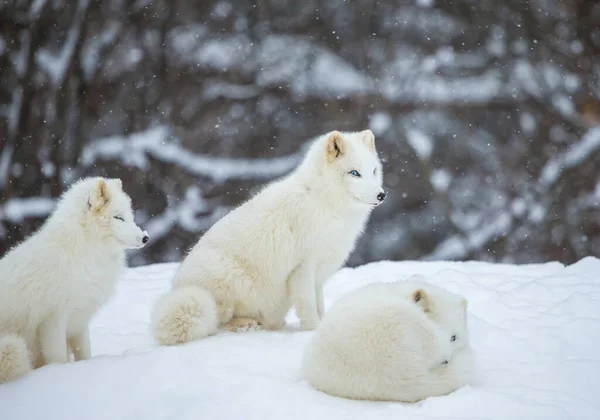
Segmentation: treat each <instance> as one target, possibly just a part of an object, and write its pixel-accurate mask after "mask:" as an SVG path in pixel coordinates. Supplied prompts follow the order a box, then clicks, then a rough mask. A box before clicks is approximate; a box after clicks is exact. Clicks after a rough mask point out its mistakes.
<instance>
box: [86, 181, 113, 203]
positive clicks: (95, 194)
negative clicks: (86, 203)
mask: <svg viewBox="0 0 600 420" xmlns="http://www.w3.org/2000/svg"><path fill="white" fill-rule="evenodd" d="M109 201H110V192H109V191H108V184H107V183H106V180H105V179H104V178H100V179H99V180H98V183H97V184H96V186H95V187H94V191H92V196H91V197H90V207H91V209H92V210H93V211H100V210H102V209H103V208H104V206H106V205H107V204H108V202H109Z"/></svg>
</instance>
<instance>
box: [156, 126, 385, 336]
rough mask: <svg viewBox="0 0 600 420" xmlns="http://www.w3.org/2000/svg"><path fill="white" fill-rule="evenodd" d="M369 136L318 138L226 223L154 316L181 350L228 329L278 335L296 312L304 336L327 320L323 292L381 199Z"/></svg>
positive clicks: (208, 238) (187, 264)
mask: <svg viewBox="0 0 600 420" xmlns="http://www.w3.org/2000/svg"><path fill="white" fill-rule="evenodd" d="M381 181H382V170H381V163H380V161H379V158H378V156H377V152H376V150H375V138H374V136H373V133H371V131H369V130H365V131H362V132H356V133H340V132H337V131H334V132H331V133H328V134H325V135H323V136H321V137H319V138H317V139H316V140H315V141H314V143H313V145H312V146H311V148H310V149H309V151H308V153H307V155H306V157H305V159H304V161H303V162H302V163H301V165H299V167H298V168H296V170H295V171H294V172H292V173H291V174H290V175H288V176H286V177H284V178H282V179H280V180H277V181H274V182H272V183H271V184H269V185H268V186H267V187H266V188H264V189H263V190H262V191H261V192H260V193H259V194H257V195H256V196H254V197H253V198H252V199H250V200H249V201H247V202H246V203H244V204H242V205H241V206H239V207H238V208H236V209H235V210H233V211H232V212H230V213H229V214H228V215H226V216H225V217H223V218H222V219H221V220H220V221H218V222H217V223H216V224H215V225H214V226H212V227H211V228H210V229H209V230H208V232H206V234H205V235H204V236H203V237H202V238H200V240H199V242H198V243H197V244H196V245H195V247H194V248H193V249H192V250H191V252H190V253H189V255H188V256H187V258H185V260H184V261H183V263H182V265H181V267H180V269H179V270H178V272H177V274H176V276H175V279H174V281H173V289H172V291H170V292H169V293H167V294H166V295H164V296H163V297H162V298H160V299H159V300H158V302H157V303H156V306H155V308H154V310H153V314H152V323H153V331H154V335H155V338H156V339H157V341H158V342H159V343H161V344H168V345H173V344H178V343H185V342H188V341H191V340H196V339H200V338H203V337H206V336H207V335H211V334H214V333H216V332H217V330H218V327H219V326H225V325H226V328H230V329H238V328H246V327H257V326H259V325H260V326H262V327H264V328H266V329H279V328H281V327H282V326H283V325H284V323H285V316H286V314H287V312H288V311H289V309H290V307H291V306H292V305H293V306H295V309H296V313H297V314H298V317H299V318H300V321H301V326H302V328H303V329H307V330H312V329H314V328H316V327H317V325H318V324H319V322H320V319H321V317H322V316H323V312H324V310H323V284H324V283H325V281H326V280H327V279H328V278H329V277H330V276H331V275H332V274H333V273H334V272H335V271H337V270H338V269H339V268H340V267H341V266H342V265H343V264H344V263H345V261H346V259H347V257H348V255H349V254H350V252H351V251H352V250H353V248H354V246H355V242H356V239H357V238H358V236H359V235H360V234H361V232H362V231H363V229H364V227H365V224H366V222H367V220H368V217H369V215H370V213H371V211H372V210H373V208H375V207H376V206H377V205H378V204H380V203H381V202H382V201H383V199H384V197H385V194H384V193H383V190H382V187H381Z"/></svg>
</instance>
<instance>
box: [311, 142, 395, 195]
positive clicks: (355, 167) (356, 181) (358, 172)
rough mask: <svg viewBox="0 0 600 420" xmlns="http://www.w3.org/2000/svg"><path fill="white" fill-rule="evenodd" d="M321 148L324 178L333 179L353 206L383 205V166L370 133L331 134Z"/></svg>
mask: <svg viewBox="0 0 600 420" xmlns="http://www.w3.org/2000/svg"><path fill="white" fill-rule="evenodd" d="M321 145H322V146H321V147H323V148H324V152H325V153H324V154H325V162H324V165H325V171H326V172H327V173H328V176H327V177H326V179H331V177H333V178H334V179H335V180H336V181H337V182H336V183H335V184H336V185H338V186H339V187H340V188H341V190H342V193H343V194H344V195H345V196H346V197H347V198H349V199H350V201H351V202H352V203H353V204H356V205H359V206H372V207H375V206H378V205H379V204H381V203H382V202H383V200H384V199H385V196H386V193H385V192H384V190H383V188H382V181H383V174H382V167H381V162H380V160H379V157H378V156H377V151H376V149H375V136H374V135H373V133H372V132H371V130H364V131H360V132H354V133H342V132H339V131H333V132H331V133H329V134H327V135H326V136H325V138H324V139H323V142H322V144H321Z"/></svg>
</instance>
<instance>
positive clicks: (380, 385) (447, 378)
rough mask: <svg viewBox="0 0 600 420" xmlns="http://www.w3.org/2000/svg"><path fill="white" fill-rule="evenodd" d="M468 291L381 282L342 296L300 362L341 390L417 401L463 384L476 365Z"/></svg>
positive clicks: (323, 386)
mask: <svg viewBox="0 0 600 420" xmlns="http://www.w3.org/2000/svg"><path fill="white" fill-rule="evenodd" d="M466 308H467V301H466V299H464V298H462V297H460V296H458V295H455V294H453V293H450V292H448V291H445V290H443V289H441V288H439V287H436V286H433V285H430V284H427V283H425V282H422V281H420V276H418V277H414V278H413V279H410V280H409V281H407V282H396V283H390V284H385V283H378V284H372V285H369V286H366V287H363V288H361V289H359V290H357V291H354V292H351V293H349V294H347V295H345V296H343V297H342V298H341V299H340V300H338V301H337V302H336V303H334V305H333V306H332V307H331V309H330V310H329V311H328V312H327V316H326V317H325V319H324V320H323V322H322V323H321V325H320V326H319V328H317V330H316V331H315V333H314V335H313V337H312V338H311V341H310V342H309V344H308V346H307V348H306V350H305V353H304V360H303V363H302V368H301V375H302V378H303V379H305V380H307V381H308V382H309V383H310V384H311V385H312V386H313V387H315V388H316V389H318V390H320V391H323V392H325V393H328V394H331V395H335V396H338V397H344V398H351V399H361V400H388V401H402V402H415V401H419V400H422V399H425V398H427V397H431V396H440V395H445V394H448V393H450V392H453V391H455V390H456V389H458V388H460V387H461V386H463V385H466V384H467V383H468V382H469V380H470V378H471V373H472V370H473V358H472V353H471V350H470V349H469V347H468V330H467V316H466Z"/></svg>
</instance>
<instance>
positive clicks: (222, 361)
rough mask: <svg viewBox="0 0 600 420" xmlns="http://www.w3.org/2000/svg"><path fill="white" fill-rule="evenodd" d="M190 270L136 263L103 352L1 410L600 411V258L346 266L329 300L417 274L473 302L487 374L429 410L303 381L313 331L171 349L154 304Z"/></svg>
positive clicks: (132, 413) (43, 377)
mask: <svg viewBox="0 0 600 420" xmlns="http://www.w3.org/2000/svg"><path fill="white" fill-rule="evenodd" d="M176 268H177V265H176V264H159V265H152V266H146V267H140V268H135V269H129V270H128V272H127V274H126V276H125V277H124V278H123V279H122V281H121V282H120V283H119V287H118V293H117V295H116V296H115V298H114V299H113V300H112V301H111V303H110V304H109V305H108V306H106V307H105V308H104V309H103V310H102V311H101V312H100V313H99V314H98V316H97V317H96V318H95V320H94V322H93V325H92V347H93V354H94V358H93V359H92V360H89V361H85V362H79V363H73V364H68V365H63V366H58V365H52V366H46V367H44V368H41V369H38V370H37V371H35V372H33V373H31V374H30V375H27V376H26V377H24V378H22V379H21V380H18V381H16V382H13V383H8V384H4V385H0V418H2V420H28V419H42V418H43V419H46V420H52V419H60V420H67V419H74V420H75V419H77V420H80V419H87V420H93V419H98V420H106V419H144V420H150V419H163V418H164V419H166V418H177V419H180V420H184V419H194V420H198V419H202V420H206V419H231V418H241V419H286V420H288V419H292V420H293V419H308V418H310V419H314V420H316V419H321V418H322V419H342V418H368V419H378V418H381V419H391V418H397V419H436V420H444V419H448V420H449V419H453V420H456V419H527V420H534V419H540V420H542V419H544V420H546V419H590V420H591V419H599V418H600V400H599V399H598V390H600V352H599V351H598V347H599V346H600V280H599V279H598V273H600V260H598V259H595V258H585V259H583V260H581V261H579V262H578V263H576V264H573V265H571V266H566V267H565V266H563V265H561V264H559V263H548V264H539V265H523V266H515V265H503V264H488V263H475V262H467V263H446V262H443V263H442V262H426V263H422V262H389V261H385V262H379V263H373V264H369V265H365V266H361V267H358V268H356V269H349V268H347V269H343V270H341V271H340V272H339V273H338V274H337V275H336V276H335V277H334V278H333V279H332V280H331V281H330V282H329V283H328V284H327V286H326V288H325V297H326V302H325V303H326V307H329V306H330V305H331V304H332V303H333V301H335V300H336V299H338V298H339V297H340V296H341V295H343V294H344V293H347V292H349V291H351V290H355V289H356V288H358V287H361V286H363V285H365V284H367V283H371V282H387V281H392V280H395V279H397V278H407V277H409V276H411V275H413V274H417V273H420V274H424V275H426V276H429V277H431V279H432V281H434V282H435V283H436V284H439V285H441V286H444V287H446V288H448V289H449V290H451V291H455V292H458V293H461V294H462V295H464V296H465V297H467V298H468V299H469V310H470V315H469V323H470V329H471V342H472V346H473V348H474V350H475V352H476V354H477V358H478V377H477V380H476V382H475V383H473V384H472V385H471V386H468V387H465V388H462V389H459V390H458V391H456V392H454V393H453V394H450V395H447V396H443V397H436V398H430V399H427V400H425V401H422V402H420V403H417V404H401V403H387V402H359V401H350V400H344V399H340V398H334V397H330V396H328V395H325V394H322V393H320V392H318V391H316V390H314V389H312V388H311V387H310V386H309V385H308V384H306V383H304V382H302V381H300V380H299V379H298V368H299V366H300V362H301V357H302V352H303V349H304V347H305V345H306V343H307V341H308V339H309V338H310V335H311V332H300V331H298V330H297V328H298V324H297V319H296V318H295V316H294V314H293V313H290V315H289V316H288V322H289V325H288V327H287V328H286V330H284V331H279V332H247V333H239V334H233V333H222V334H219V335H217V336H215V337H211V338H208V339H205V340H202V341H198V342H194V343H189V344H187V345H183V346H178V347H169V348H165V347H162V348H161V347H157V346H156V345H155V344H154V343H153V341H152V338H151V336H150V333H149V317H150V308H151V305H152V303H153V302H154V300H155V299H156V298H157V297H158V296H159V295H160V294H161V293H163V292H165V291H166V290H167V289H168V288H169V282H170V279H171V278H172V276H173V274H174V272H175V269H176Z"/></svg>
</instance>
